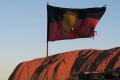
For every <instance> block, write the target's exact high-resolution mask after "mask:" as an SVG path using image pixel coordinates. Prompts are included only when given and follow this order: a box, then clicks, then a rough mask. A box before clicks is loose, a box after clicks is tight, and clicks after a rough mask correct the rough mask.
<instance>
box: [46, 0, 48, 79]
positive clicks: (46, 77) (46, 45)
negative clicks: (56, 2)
mask: <svg viewBox="0 0 120 80" xmlns="http://www.w3.org/2000/svg"><path fill="white" fill-rule="evenodd" d="M47 5H48V2H47ZM47 9H48V8H47ZM46 43H47V44H46V47H47V48H46V57H47V68H46V80H48V68H49V64H48V45H49V44H48V10H47V42H46Z"/></svg>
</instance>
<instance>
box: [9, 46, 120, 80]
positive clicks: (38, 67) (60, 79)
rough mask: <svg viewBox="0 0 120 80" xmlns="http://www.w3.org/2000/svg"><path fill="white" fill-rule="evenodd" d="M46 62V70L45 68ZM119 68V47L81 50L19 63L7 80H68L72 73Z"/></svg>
mask: <svg viewBox="0 0 120 80" xmlns="http://www.w3.org/2000/svg"><path fill="white" fill-rule="evenodd" d="M47 62H48V68H47ZM119 67H120V47H116V48H111V49H108V50H96V49H83V50H76V51H69V52H64V53H59V54H56V55H52V56H49V57H48V58H47V57H44V58H39V59H34V60H31V61H25V62H22V63H20V64H19V65H18V66H17V67H16V68H15V69H14V71H13V73H12V74H11V76H10V77H9V79H8V80H46V71H47V69H48V79H49V80H70V77H71V76H72V74H73V73H74V72H76V73H79V74H81V73H83V72H91V71H96V72H104V71H108V70H115V69H117V68H119Z"/></svg>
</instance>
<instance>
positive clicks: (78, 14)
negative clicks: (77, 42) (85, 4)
mask: <svg viewBox="0 0 120 80" xmlns="http://www.w3.org/2000/svg"><path fill="white" fill-rule="evenodd" d="M105 10H106V7H105V6H104V7H95V8H85V9H77V8H74V9H73V8H61V7H55V6H50V5H47V14H48V41H55V40H66V39H76V38H89V37H93V36H94V29H95V27H96V25H97V23H98V21H99V20H100V18H101V17H102V16H103V14H104V13H105Z"/></svg>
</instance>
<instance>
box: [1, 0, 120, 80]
mask: <svg viewBox="0 0 120 80" xmlns="http://www.w3.org/2000/svg"><path fill="white" fill-rule="evenodd" d="M47 2H48V3H49V5H53V6H58V7H66V8H89V7H101V6H104V5H107V10H106V12H105V14H104V16H103V17H102V18H101V20H100V21H99V23H98V24H97V26H96V29H95V30H96V31H97V33H98V35H96V36H95V37H94V39H91V38H85V39H74V40H62V41H55V42H49V55H54V54H58V53H61V52H66V51H72V50H80V49H89V48H94V49H110V48H113V47H120V20H119V19H120V10H119V9H120V4H119V3H120V0H0V80H7V79H8V77H9V76H10V74H11V73H12V71H13V70H14V68H15V67H16V66H17V65H18V64H19V63H21V62H23V61H28V60H32V59H36V58H42V57H45V56H46V37H47V8H46V5H47Z"/></svg>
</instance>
